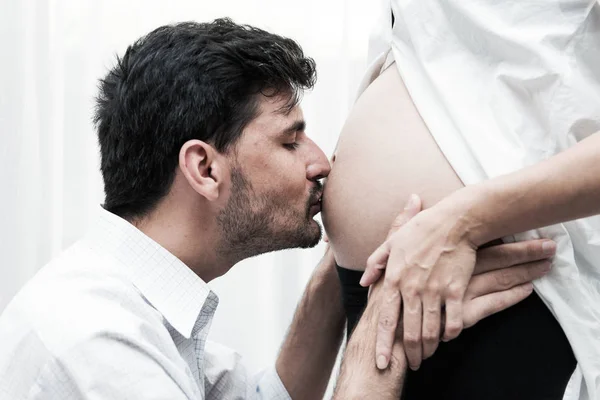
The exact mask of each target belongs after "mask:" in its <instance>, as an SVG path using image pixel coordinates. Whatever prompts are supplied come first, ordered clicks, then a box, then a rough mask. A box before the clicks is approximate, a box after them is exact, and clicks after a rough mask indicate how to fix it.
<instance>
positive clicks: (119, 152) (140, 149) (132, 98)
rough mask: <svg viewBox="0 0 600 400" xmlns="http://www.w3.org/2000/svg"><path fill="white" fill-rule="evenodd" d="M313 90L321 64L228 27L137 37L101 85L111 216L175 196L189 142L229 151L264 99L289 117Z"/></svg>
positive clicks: (282, 42)
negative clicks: (279, 103) (282, 99)
mask: <svg viewBox="0 0 600 400" xmlns="http://www.w3.org/2000/svg"><path fill="white" fill-rule="evenodd" d="M315 81H316V69H315V62H314V61H313V60H312V59H311V58H308V57H305V56H304V53H303V51H302V49H301V48H300V46H299V45H298V44H297V43H296V42H294V41H293V40H291V39H287V38H284V37H281V36H278V35H274V34H271V33H269V32H265V31H264V30H261V29H258V28H255V27H252V26H248V25H238V24H235V23H234V22H232V21H231V20H229V19H217V20H215V21H213V22H211V23H195V22H183V23H178V24H174V25H167V26H162V27H160V28H158V29H156V30H154V31H153V32H151V33H149V34H148V35H146V36H144V37H142V38H140V39H139V40H137V41H136V42H135V43H134V44H133V45H131V46H129V47H128V48H127V51H126V52H125V55H123V57H122V58H119V57H117V62H116V65H115V66H114V67H113V68H112V69H111V70H110V71H109V72H108V74H107V75H106V77H105V78H104V79H102V80H101V81H100V84H99V92H100V93H99V95H98V98H97V101H96V112H95V116H94V123H95V124H96V127H97V130H98V140H99V143H100V152H101V170H102V175H103V178H104V191H105V193H106V199H105V204H104V208H106V209H107V210H108V211H110V212H113V213H115V214H117V215H120V216H122V217H123V218H133V217H139V216H143V215H144V214H145V213H147V212H148V211H150V210H151V209H152V208H153V207H154V206H155V205H156V204H157V203H158V201H159V200H160V199H161V198H162V197H163V196H165V195H166V194H167V193H168V191H169V189H170V187H171V184H172V183H173V179H174V177H175V171H176V167H177V164H178V159H179V151H180V149H181V146H182V145H183V144H184V143H185V142H186V141H188V140H190V139H199V140H203V141H205V142H208V143H211V144H212V145H213V146H215V148H216V149H217V150H218V151H219V152H226V151H229V150H230V149H231V147H232V146H233V145H235V143H236V141H237V140H238V138H239V137H240V135H241V133H242V130H243V129H244V127H245V126H246V125H247V124H248V123H249V122H250V121H251V120H252V119H253V118H255V117H256V115H257V111H258V96H257V95H258V94H260V93H262V94H266V95H269V96H274V95H278V94H285V95H286V96H289V103H288V106H289V107H290V109H291V108H292V107H293V106H294V105H296V104H297V103H298V101H299V96H300V94H301V93H302V91H303V90H305V89H310V88H312V87H313V86H314V84H315Z"/></svg>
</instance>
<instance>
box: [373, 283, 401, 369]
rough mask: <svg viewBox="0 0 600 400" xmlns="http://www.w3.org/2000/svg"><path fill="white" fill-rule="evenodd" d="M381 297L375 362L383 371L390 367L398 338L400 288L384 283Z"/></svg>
mask: <svg viewBox="0 0 600 400" xmlns="http://www.w3.org/2000/svg"><path fill="white" fill-rule="evenodd" d="M381 295H382V298H381V307H380V309H379V322H378V324H377V338H376V344H375V361H376V364H377V368H379V369H381V370H383V369H386V368H387V367H388V365H389V362H390V357H391V355H392V346H393V344H394V340H395V337H396V327H397V325H398V319H399V317H400V306H401V304H402V303H401V297H400V292H399V291H398V287H397V286H394V285H393V284H389V283H388V281H387V280H385V281H384V283H383V288H382V292H381Z"/></svg>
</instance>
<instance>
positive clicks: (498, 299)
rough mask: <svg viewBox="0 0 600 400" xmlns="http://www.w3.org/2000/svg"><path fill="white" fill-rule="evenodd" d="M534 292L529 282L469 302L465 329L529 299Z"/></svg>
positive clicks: (466, 305)
mask: <svg viewBox="0 0 600 400" xmlns="http://www.w3.org/2000/svg"><path fill="white" fill-rule="evenodd" d="M532 291H533V284H531V283H530V282H528V283H524V284H522V285H519V286H515V287H513V288H510V289H508V290H504V291H502V292H495V293H491V294H488V295H485V296H481V297H476V298H474V299H472V300H469V301H467V302H466V303H465V308H464V315H463V320H464V324H465V328H469V327H471V326H473V325H475V324H476V323H477V322H479V321H481V320H482V319H484V318H486V317H489V316H490V315H492V314H495V313H497V312H500V311H502V310H505V309H507V308H508V307H511V306H514V305H515V304H517V303H519V302H520V301H522V300H524V299H525V298H527V296H529V295H530V294H531V292H532Z"/></svg>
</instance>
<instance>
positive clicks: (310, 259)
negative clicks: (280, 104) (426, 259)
mask: <svg viewBox="0 0 600 400" xmlns="http://www.w3.org/2000/svg"><path fill="white" fill-rule="evenodd" d="M374 3H375V2H373V3H371V2H367V1H362V0H352V1H349V0H328V1H321V0H303V1H297V0H295V1H287V0H286V1H282V0H253V1H249V0H228V1H223V0H212V1H209V0H190V1H149V0H135V1H133V0H128V1H119V0H103V1H95V0H94V1H93V0H86V1H82V0H63V1H61V0H2V1H1V2H0V57H1V58H0V59H1V62H0V157H1V158H0V160H1V161H0V190H1V196H0V250H1V258H0V311H2V310H3V309H4V307H5V306H6V305H7V304H8V302H9V301H10V299H11V298H12V296H13V295H14V294H15V293H16V292H17V291H18V290H19V288H20V287H21V286H22V285H23V284H24V283H25V282H26V281H27V280H28V279H29V278H30V277H31V276H32V275H33V274H35V273H36V271H37V270H38V269H39V268H40V267H41V266H43V265H44V264H45V263H47V262H48V261H49V260H50V259H51V258H53V257H54V256H56V255H57V254H59V253H60V252H61V251H62V250H63V249H65V248H66V247H68V246H69V245H71V244H72V243H73V242H74V241H75V240H77V239H78V238H79V237H80V236H81V235H82V234H83V232H84V231H85V230H86V228H87V226H88V224H89V223H90V220H91V218H92V216H93V214H94V212H95V210H96V209H97V207H98V204H101V203H102V201H103V186H102V180H101V175H100V173H99V156H98V151H97V142H96V135H95V132H94V128H93V126H92V123H91V116H92V110H93V99H94V96H95V95H96V84H97V80H98V78H100V77H102V76H103V75H104V74H105V72H106V70H107V68H108V67H110V66H111V65H112V64H113V62H114V59H115V57H114V55H115V54H116V53H118V54H122V53H123V52H124V51H125V49H126V47H127V45H128V44H130V43H131V42H133V41H134V40H135V39H136V38H138V37H140V36H141V35H143V34H145V33H147V32H149V31H151V30H152V29H154V28H156V27H158V26H160V25H163V24H167V23H171V22H176V21H184V20H196V21H208V20H212V19H214V18H217V17H223V16H228V17H231V18H233V19H234V20H235V21H236V22H239V23H248V24H252V25H256V26H259V27H261V28H264V29H267V30H270V31H272V32H275V33H278V34H281V35H284V36H289V37H291V38H294V39H295V40H297V41H298V42H299V43H300V45H301V46H302V47H303V48H304V50H305V52H306V53H307V54H308V55H310V56H311V57H313V58H314V59H315V60H316V62H317V66H318V83H317V85H316V88H315V89H314V90H313V91H312V92H310V93H307V94H306V95H305V97H304V101H303V103H302V106H303V108H304V113H305V117H306V119H307V122H308V133H309V135H311V136H312V138H314V140H315V141H316V142H317V144H319V145H320V146H321V147H322V148H323V149H324V150H325V152H326V154H331V153H332V151H333V149H334V146H335V143H336V140H337V136H338V133H339V131H340V129H341V127H342V125H343V122H344V119H345V117H346V115H347V114H348V111H349V109H350V107H351V105H352V102H353V100H354V96H355V94H356V89H357V86H358V83H359V81H360V78H361V76H362V73H363V71H364V69H365V68H366V58H367V42H368V33H369V30H370V28H371V27H370V22H369V21H371V20H372V18H373V17H374V10H373V8H372V5H373V4H374ZM323 249H324V247H323V245H322V244H321V245H319V246H318V247H317V248H315V249H311V250H290V251H284V252H278V253H274V254H267V255H263V256H259V257H255V258H253V259H249V260H246V261H244V262H242V263H240V264H239V265H237V266H235V267H234V268H233V269H232V270H231V271H230V272H229V273H228V274H227V275H225V276H224V277H222V278H219V279H218V280H216V281H214V282H211V286H212V287H213V288H214V290H215V291H216V292H217V294H218V295H219V297H220V304H219V308H218V310H217V314H216V317H215V321H214V323H213V327H212V333H211V336H212V339H213V340H216V341H219V342H221V343H223V344H225V345H228V346H230V347H232V348H234V349H236V350H238V351H239V352H240V353H241V354H242V355H243V356H244V358H245V360H246V363H247V365H248V366H249V367H250V368H251V369H258V368H261V367H264V366H266V365H269V364H271V363H273V362H274V360H275V356H276V354H277V351H278V349H279V346H280V344H281V341H282V339H283V337H284V335H285V332H286V329H287V327H288V325H289V323H290V321H291V318H292V315H293V312H294V309H295V306H296V303H297V301H298V300H299V297H300V295H301V293H302V291H303V288H304V286H305V284H306V282H307V280H308V278H309V276H310V274H311V272H312V270H313V268H314V266H315V265H316V263H317V262H318V260H319V259H320V257H321V255H322V253H323Z"/></svg>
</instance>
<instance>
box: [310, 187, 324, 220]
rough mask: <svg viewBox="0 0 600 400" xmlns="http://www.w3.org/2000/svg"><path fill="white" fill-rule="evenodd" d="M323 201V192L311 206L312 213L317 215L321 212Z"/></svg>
mask: <svg viewBox="0 0 600 400" xmlns="http://www.w3.org/2000/svg"><path fill="white" fill-rule="evenodd" d="M322 199H323V192H321V193H319V195H318V196H317V198H316V200H314V201H313V202H312V203H311V204H310V213H311V214H312V215H316V214H318V213H319V212H320V211H321V200H322Z"/></svg>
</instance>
